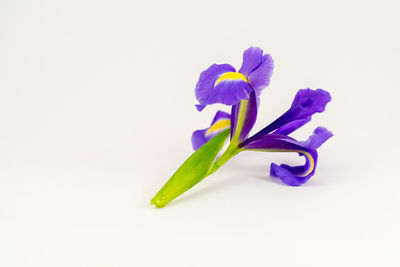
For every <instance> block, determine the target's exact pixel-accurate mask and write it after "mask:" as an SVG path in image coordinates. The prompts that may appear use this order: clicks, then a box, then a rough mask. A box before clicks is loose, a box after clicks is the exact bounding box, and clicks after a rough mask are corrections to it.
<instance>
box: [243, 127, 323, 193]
mask: <svg viewBox="0 0 400 267" xmlns="http://www.w3.org/2000/svg"><path fill="white" fill-rule="evenodd" d="M244 149H246V150H253V151H270V152H297V153H299V155H301V156H304V157H305V159H306V162H305V164H304V165H301V166H295V167H292V166H289V165H285V164H282V165H280V166H278V165H276V164H274V163H273V164H272V165H271V168H270V174H271V176H274V177H278V178H280V179H281V180H282V182H284V183H285V184H287V185H291V186H298V185H301V184H303V183H305V182H306V181H307V180H308V179H310V177H311V176H313V175H314V173H315V169H316V167H317V161H318V153H317V150H315V149H314V148H310V147H306V146H304V145H303V144H302V143H301V142H298V141H296V140H295V139H293V138H291V137H288V136H285V135H279V134H269V135H266V136H264V137H263V138H261V139H258V140H256V141H254V142H252V143H250V144H248V145H246V146H245V147H244Z"/></svg>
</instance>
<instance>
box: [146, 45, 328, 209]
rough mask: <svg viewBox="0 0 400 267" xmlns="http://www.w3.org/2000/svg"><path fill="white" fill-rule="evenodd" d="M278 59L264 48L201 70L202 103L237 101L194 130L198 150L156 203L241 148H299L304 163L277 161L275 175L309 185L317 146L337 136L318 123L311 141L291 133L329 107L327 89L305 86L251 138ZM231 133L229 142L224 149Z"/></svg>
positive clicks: (202, 105) (198, 93)
mask: <svg viewBox="0 0 400 267" xmlns="http://www.w3.org/2000/svg"><path fill="white" fill-rule="evenodd" d="M273 68H274V63H273V60H272V58H271V56H270V55H269V54H264V52H263V50H262V49H261V48H258V47H250V48H248V49H246V50H245V51H244V53H243V63H242V66H241V67H240V69H239V71H236V70H235V68H234V67H232V66H231V65H229V64H220V65H219V64H213V65H211V66H210V67H209V68H208V69H206V70H205V71H203V72H202V73H201V74H200V78H199V81H198V82H197V84H196V89H195V93H196V98H197V100H198V101H199V104H198V105H196V108H197V109H198V110H199V111H202V110H203V109H204V108H205V107H206V106H207V105H212V104H217V103H220V104H224V105H227V106H231V113H230V114H229V113H226V112H224V111H217V113H216V114H215V116H214V118H213V120H212V122H211V124H210V127H208V128H206V129H202V130H197V131H195V132H194V133H193V135H192V145H193V149H194V150H195V152H194V153H193V154H192V155H191V156H190V157H189V158H188V159H187V160H186V161H185V162H184V163H183V164H182V166H181V167H180V168H179V169H178V170H177V171H176V172H175V173H174V174H173V175H172V177H171V178H170V179H169V180H168V182H167V183H166V184H165V185H164V186H163V187H162V188H161V189H160V191H159V192H158V193H157V194H156V195H155V196H154V198H153V199H152V200H151V204H153V205H155V206H156V207H159V208H161V207H164V206H165V205H167V204H168V203H169V202H170V201H172V200H173V199H175V198H176V197H178V196H179V195H181V194H182V193H184V192H185V191H187V190H188V189H190V188H191V187H193V186H194V185H195V184H197V183H198V182H200V181H201V180H203V179H204V178H205V177H207V176H209V175H210V174H212V173H214V172H215V171H216V170H218V169H219V168H220V167H221V166H222V165H223V164H225V163H226V162H227V161H228V160H229V159H230V158H232V157H233V156H235V155H237V154H238V153H240V152H241V151H266V152H297V153H298V154H299V155H300V156H303V157H305V164H304V165H301V166H289V165H286V164H281V165H277V164H274V163H272V164H271V167H270V175H271V176H272V177H277V178H279V179H280V180H281V181H282V182H283V183H285V184H287V185H290V186H299V185H301V184H304V183H305V182H306V181H308V180H309V179H310V177H311V176H313V175H314V173H315V169H316V167H317V161H318V153H317V148H318V147H320V146H321V145H322V144H323V143H324V142H325V141H326V140H328V139H329V138H330V137H332V136H333V134H332V132H330V131H329V130H327V129H326V128H323V127H317V128H316V129H315V130H314V133H313V134H312V135H311V136H310V137H309V138H308V139H307V140H306V141H297V140H295V139H294V138H292V137H290V136H289V135H290V134H291V133H292V132H294V131H295V130H297V129H298V128H300V127H301V126H303V125H304V124H306V123H307V122H309V121H310V120H311V117H312V115H313V114H315V113H319V112H323V111H324V110H325V106H326V104H327V103H328V102H330V101H331V96H330V94H329V93H328V92H327V91H325V90H322V89H316V90H312V89H300V90H299V91H298V92H297V94H296V96H295V98H294V100H293V102H292V105H291V106H290V108H289V109H288V110H287V111H286V112H285V113H283V114H282V115H281V116H280V117H279V118H277V119H276V120H274V121H273V122H272V123H270V124H269V125H268V126H266V127H265V128H263V129H261V130H260V131H258V132H257V133H256V134H254V135H252V136H250V137H249V133H250V131H251V129H252V128H253V126H254V124H255V122H256V118H257V112H258V105H259V102H260V100H259V99H260V95H261V92H262V90H263V89H264V88H266V87H268V85H269V82H270V78H271V75H272V71H273ZM228 138H229V140H230V141H229V145H228V146H227V148H226V149H225V150H224V151H221V150H222V149H223V147H224V144H225V142H226V141H227V140H228Z"/></svg>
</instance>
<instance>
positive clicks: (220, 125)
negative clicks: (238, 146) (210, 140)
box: [206, 119, 231, 136]
mask: <svg viewBox="0 0 400 267" xmlns="http://www.w3.org/2000/svg"><path fill="white" fill-rule="evenodd" d="M229 126H231V120H230V119H223V120H219V121H217V122H215V123H214V124H213V125H211V127H210V128H208V130H207V132H206V136H207V135H210V134H212V133H214V132H218V131H221V130H224V129H226V128H228V127H229Z"/></svg>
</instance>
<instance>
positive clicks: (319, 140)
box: [301, 127, 333, 149]
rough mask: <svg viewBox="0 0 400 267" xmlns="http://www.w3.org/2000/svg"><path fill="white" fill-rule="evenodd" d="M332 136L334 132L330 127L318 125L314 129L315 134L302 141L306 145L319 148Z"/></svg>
mask: <svg viewBox="0 0 400 267" xmlns="http://www.w3.org/2000/svg"><path fill="white" fill-rule="evenodd" d="M332 136H333V133H332V132H331V131H329V130H328V129H326V128H324V127H318V128H316V129H315V130H314V133H313V135H311V136H310V137H309V138H308V139H307V140H306V141H304V142H301V143H302V145H303V146H305V147H309V148H313V149H317V148H319V147H320V146H321V145H322V144H323V143H325V142H326V141H327V140H328V139H329V138H331V137H332Z"/></svg>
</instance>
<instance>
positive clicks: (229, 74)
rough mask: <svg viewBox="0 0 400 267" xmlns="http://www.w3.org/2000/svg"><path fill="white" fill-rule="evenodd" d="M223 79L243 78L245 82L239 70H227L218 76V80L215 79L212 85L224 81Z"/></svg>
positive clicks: (244, 78) (244, 79)
mask: <svg viewBox="0 0 400 267" xmlns="http://www.w3.org/2000/svg"><path fill="white" fill-rule="evenodd" d="M224 80H243V81H245V82H247V79H246V77H245V76H244V75H243V74H241V73H240V72H227V73H224V74H223V75H222V76H221V77H219V78H218V80H216V81H215V84H214V86H216V85H217V84H218V83H220V82H222V81H224Z"/></svg>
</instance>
